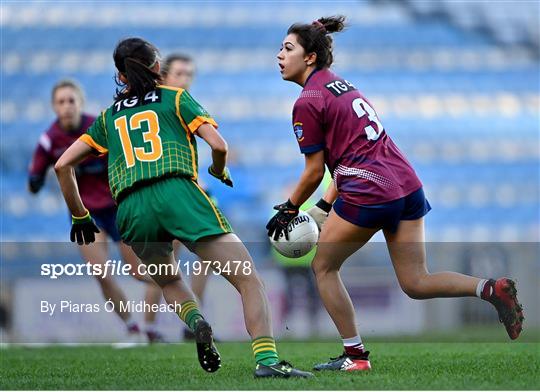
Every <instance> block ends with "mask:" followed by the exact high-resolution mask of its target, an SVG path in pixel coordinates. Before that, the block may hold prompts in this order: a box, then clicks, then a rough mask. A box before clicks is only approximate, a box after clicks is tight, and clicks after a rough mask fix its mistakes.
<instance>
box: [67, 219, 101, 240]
mask: <svg viewBox="0 0 540 392" xmlns="http://www.w3.org/2000/svg"><path fill="white" fill-rule="evenodd" d="M95 233H99V229H98V227H97V226H96V223H95V222H94V220H93V219H92V217H91V216H90V212H88V211H87V213H86V215H85V216H82V217H76V216H71V233H70V235H69V239H70V240H71V242H77V244H79V245H82V244H87V245H88V244H90V243H92V242H94V241H95V240H96V234H95Z"/></svg>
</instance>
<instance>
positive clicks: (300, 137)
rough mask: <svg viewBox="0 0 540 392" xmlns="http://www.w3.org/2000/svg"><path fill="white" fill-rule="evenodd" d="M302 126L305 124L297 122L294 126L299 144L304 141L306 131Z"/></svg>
mask: <svg viewBox="0 0 540 392" xmlns="http://www.w3.org/2000/svg"><path fill="white" fill-rule="evenodd" d="M302 125H303V124H302V123H301V122H295V123H294V124H293V129H294V134H295V135H296V139H297V140H298V141H299V142H301V141H302V140H304V130H303V129H302Z"/></svg>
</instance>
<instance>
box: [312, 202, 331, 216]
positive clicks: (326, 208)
mask: <svg viewBox="0 0 540 392" xmlns="http://www.w3.org/2000/svg"><path fill="white" fill-rule="evenodd" d="M315 205H316V206H317V207H319V208H320V209H321V210H323V211H324V212H326V213H330V210H331V209H332V204H330V203H328V202H327V201H326V200H324V199H321V200H319V201H318V202H317V204H315Z"/></svg>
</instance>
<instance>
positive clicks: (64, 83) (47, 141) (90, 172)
mask: <svg viewBox="0 0 540 392" xmlns="http://www.w3.org/2000/svg"><path fill="white" fill-rule="evenodd" d="M51 98H52V107H53V110H54V112H55V114H56V116H57V119H56V120H55V121H54V123H52V124H51V126H50V127H49V129H48V130H47V131H46V132H45V133H43V134H42V135H41V137H40V139H39V143H38V145H37V147H36V150H35V152H34V155H33V158H32V162H31V164H30V173H29V181H28V187H29V190H30V192H32V193H37V192H39V191H40V189H41V188H42V186H43V184H44V182H45V177H46V174H47V170H48V169H49V167H50V166H52V165H54V164H55V163H56V161H57V160H58V158H59V157H60V156H61V155H62V154H63V153H64V151H65V150H67V148H68V147H69V146H70V145H71V144H73V142H74V141H76V140H77V139H78V138H79V137H80V136H81V135H82V134H84V133H85V132H86V129H87V128H88V127H89V126H90V125H91V124H92V123H93V122H94V120H95V118H94V117H92V116H89V115H87V114H84V113H82V107H83V100H84V98H83V91H82V89H81V88H80V86H79V85H78V84H77V83H76V82H74V81H72V80H61V81H59V82H58V83H56V84H55V86H54V87H53V89H52V97H51ZM76 177H77V185H78V187H79V190H80V193H81V197H82V199H83V200H84V203H85V205H86V206H87V207H88V209H89V210H90V212H91V213H92V216H93V218H94V219H95V221H96V224H97V226H98V227H99V228H100V232H99V233H97V234H96V242H94V243H92V244H87V245H82V244H79V250H80V252H81V254H82V256H83V259H84V260H87V261H89V262H90V263H93V264H96V263H100V264H104V263H105V262H106V261H107V254H108V250H107V237H109V238H110V239H112V240H113V241H114V242H116V243H118V246H119V249H120V253H121V255H122V259H123V261H124V262H126V263H128V264H130V265H131V270H132V271H133V272H134V273H135V275H134V276H135V277H136V278H137V279H139V280H143V281H147V279H146V278H145V277H143V276H141V275H139V273H138V270H137V266H138V264H139V260H138V258H137V256H136V255H135V254H134V253H133V251H132V250H131V248H130V247H129V246H127V245H125V244H124V243H123V242H121V241H120V233H119V232H118V229H117V228H116V205H115V203H114V200H113V198H112V195H111V191H110V190H109V183H108V178H107V159H106V158H103V157H92V158H89V159H87V160H85V161H84V162H82V163H81V164H80V165H78V166H77V169H76ZM96 278H97V281H98V283H99V285H100V287H101V291H102V292H103V296H104V297H105V298H106V299H111V300H112V301H113V302H114V304H115V311H116V313H117V314H118V316H119V317H120V318H121V319H122V321H123V322H124V323H125V324H126V328H127V331H128V336H129V340H132V341H140V340H141V339H140V330H139V327H138V325H137V323H136V322H135V320H133V318H132V317H131V315H130V313H129V312H127V311H120V306H119V303H120V301H123V302H124V303H126V296H125V294H124V292H123V291H122V289H121V288H120V286H118V284H117V283H116V282H115V281H114V279H113V278H112V276H111V275H110V274H107V275H106V276H105V277H101V276H96ZM146 297H147V300H146V301H147V302H149V303H150V304H152V303H155V302H156V300H157V303H158V304H159V299H160V298H161V289H160V288H159V287H158V286H157V285H155V284H154V283H153V282H150V281H149V280H148V286H147V293H146ZM149 313H151V312H149ZM154 319H155V315H154V314H153V313H151V314H145V322H146V326H145V331H146V334H147V337H148V339H149V341H150V342H156V341H160V340H162V338H161V335H160V334H159V332H157V331H156V328H155V324H154Z"/></svg>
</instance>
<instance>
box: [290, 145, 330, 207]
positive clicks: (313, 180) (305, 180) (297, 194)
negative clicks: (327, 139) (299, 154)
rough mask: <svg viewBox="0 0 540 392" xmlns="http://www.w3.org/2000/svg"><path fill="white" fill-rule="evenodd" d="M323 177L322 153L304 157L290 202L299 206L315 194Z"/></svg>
mask: <svg viewBox="0 0 540 392" xmlns="http://www.w3.org/2000/svg"><path fill="white" fill-rule="evenodd" d="M323 177H324V151H318V152H314V153H312V154H306V155H305V166H304V171H303V172H302V175H301V176H300V180H299V181H298V184H297V185H296V188H295V189H294V191H293V193H292V195H291V197H290V200H291V203H293V204H294V205H295V206H301V205H302V204H304V202H305V201H306V200H307V199H309V197H310V196H311V195H312V194H313V192H315V190H316V189H317V187H318V186H319V184H320V183H321V181H322V179H323Z"/></svg>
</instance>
